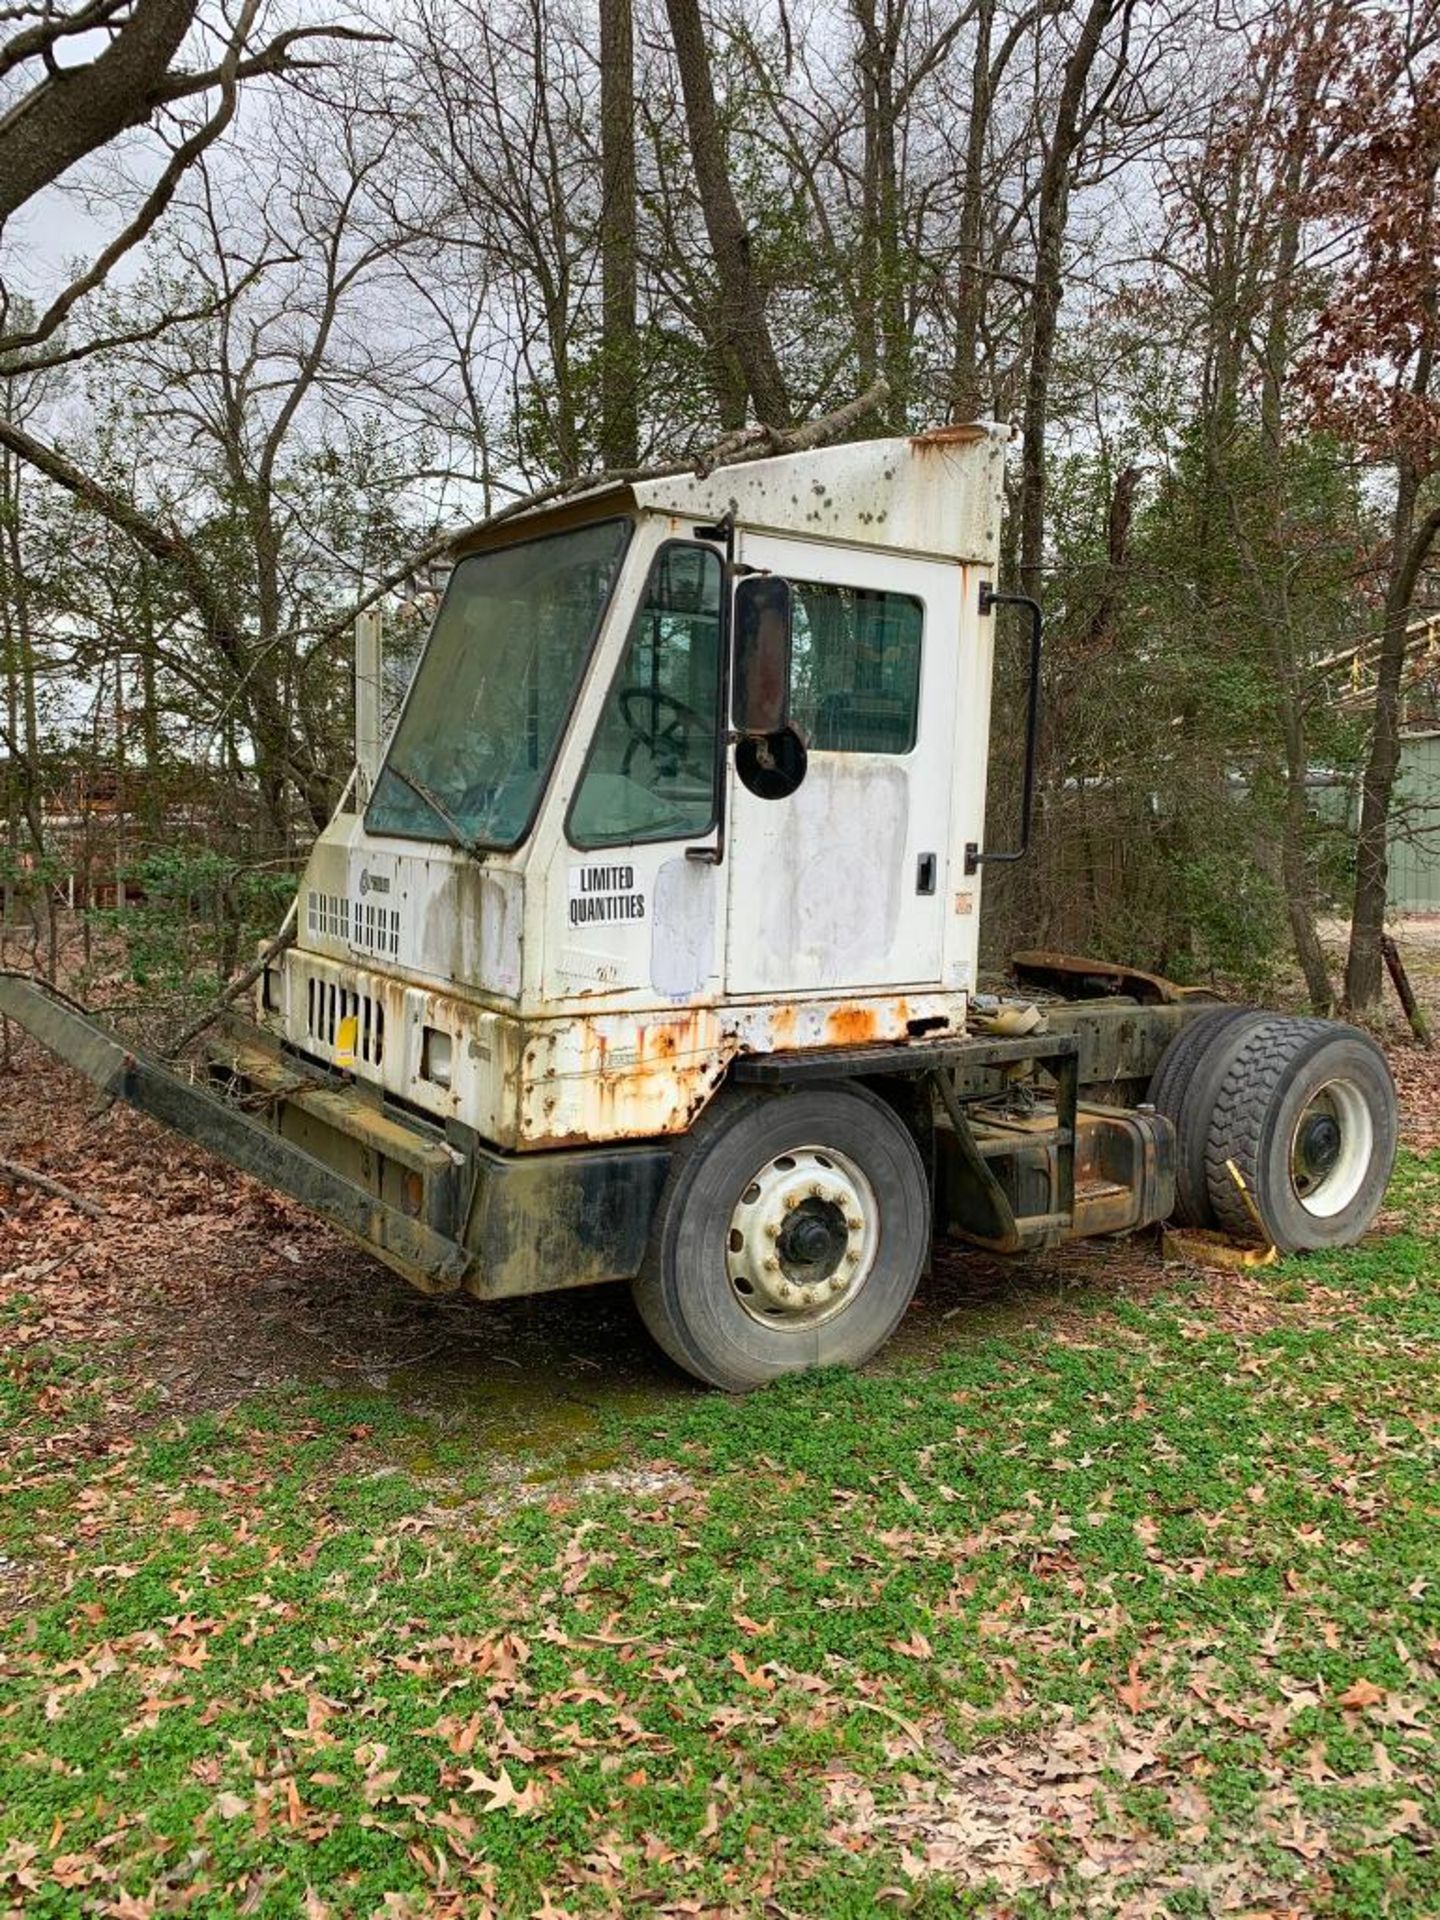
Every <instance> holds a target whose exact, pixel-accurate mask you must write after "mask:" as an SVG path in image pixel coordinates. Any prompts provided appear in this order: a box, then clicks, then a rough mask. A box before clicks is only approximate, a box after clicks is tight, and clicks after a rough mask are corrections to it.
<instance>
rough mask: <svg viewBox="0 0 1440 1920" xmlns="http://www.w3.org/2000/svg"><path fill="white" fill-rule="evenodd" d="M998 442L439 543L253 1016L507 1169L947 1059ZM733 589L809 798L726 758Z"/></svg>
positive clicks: (761, 767)
mask: <svg viewBox="0 0 1440 1920" xmlns="http://www.w3.org/2000/svg"><path fill="white" fill-rule="evenodd" d="M1004 440H1005V435H1004V434H1003V433H1002V432H1001V431H1000V430H998V429H991V428H962V429H958V430H949V431H945V432H941V433H937V434H931V435H928V436H925V437H923V438H921V439H917V440H904V439H896V440H881V441H870V442H866V443H862V444H860V445H856V446H843V447H837V448H830V449H825V450H822V451H817V452H813V453H807V454H801V455H792V456H789V457H784V458H778V459H768V460H758V461H755V462H753V463H751V464H748V465H746V466H743V467H735V468H721V469H719V470H717V471H716V472H714V473H712V474H710V475H708V476H707V477H704V478H700V477H697V476H695V475H694V474H681V475H676V476H673V477H671V478H668V479H661V480H651V481H644V482H640V483H637V484H635V485H633V486H630V487H623V488H621V487H617V488H609V489H604V490H601V491H599V492H596V493H593V494H590V495H587V496H583V497H581V498H580V499H578V500H570V501H567V502H566V503H565V504H564V505H562V506H558V507H551V508H548V509H543V508H542V509H540V510H538V511H537V512H535V513H531V514H525V515H520V516H516V517H515V518H512V519H509V520H506V521H504V522H502V523H501V524H500V525H499V526H495V527H491V528H488V529H486V530H485V531H483V532H482V533H480V534H479V535H477V536H476V537H475V538H474V539H473V540H470V541H462V542H461V543H460V544H459V546H458V548H457V552H456V556H455V564H454V568H453V571H452V572H451V575H450V580H449V585H448V588H447V591H446V593H445V597H444V600H443V603H442V605H441V607H440V610H439V614H438V616H437V619H436V622H435V626H434V631H433V633H432V635H431V637H430V641H429V645H428V647H427V649H426V652H425V655H424V657H423V659H422V661H421V663H420V666H419V670H418V672H417V673H416V675H415V679H414V682H413V684H412V686H411V689H410V693H409V697H408V699H407V701H406V704H405V707H404V709H403V711H402V713H401V715H400V718H399V722H398V725H397V726H396V728H395V730H394V733H393V736H392V738H391V740H390V742H389V745H388V749H387V751H386V754H385V759H384V764H383V767H382V768H381V770H380V772H379V776H378V779H377V780H376V781H375V784H374V787H373V791H371V792H370V793H369V795H368V804H363V805H362V804H358V803H357V805H356V806H355V810H354V811H351V812H341V813H338V814H337V815H336V816H335V818H334V820H333V821H332V822H331V824H330V826H329V827H328V828H327V829H326V831H325V832H324V833H323V834H322V835H321V837H320V839H319V841H318V842H317V843H316V846H315V848H314V851H313V853H312V855H311V858H310V861H309V864H308V866H307V868H306V870H305V874H304V877H303V879H302V881H301V887H300V921H299V928H298V939H297V942H296V946H295V949H294V950H293V951H292V952H291V953H290V954H289V955H287V957H286V961H285V965H284V968H283V972H281V973H280V974H279V975H278V977H277V978H273V979H272V980H271V982H270V988H269V997H270V999H271V1001H272V1003H273V1005H272V1007H270V1008H268V1009H267V1008H262V1012H261V1018H262V1022H263V1023H264V1024H265V1025H266V1026H268V1027H269V1028H270V1030H271V1031H272V1032H274V1033H275V1035H276V1037H277V1038H279V1039H282V1040H283V1041H285V1042H286V1043H288V1044H289V1045H290V1046H292V1047H295V1048H297V1049H299V1050H300V1051H301V1052H304V1053H307V1054H309V1055H311V1056H313V1057H315V1058H316V1059H319V1060H321V1061H323V1062H325V1063H326V1064H327V1065H343V1066H344V1067H345V1068H346V1069H347V1070H349V1071H351V1072H353V1073H354V1075H355V1078H356V1080H357V1081H361V1082H367V1083H370V1084H373V1085H374V1086H376V1087H379V1088H383V1089H384V1090H385V1091H386V1092H387V1093H389V1094H392V1095H394V1096H395V1097H396V1098H398V1099H403V1100H405V1101H406V1102H408V1103H410V1104H411V1105H413V1106H414V1107H415V1108H416V1109H417V1110H418V1111H420V1112H422V1113H426V1114H429V1115H432V1116H434V1117H435V1118H437V1119H440V1120H449V1119H452V1118H453V1119H457V1120H460V1121H463V1122H464V1123H465V1124H466V1125H468V1126H470V1127H472V1128H474V1130H475V1131H476V1132H477V1133H478V1134H479V1135H480V1136H481V1137H482V1138H483V1139H485V1140H486V1141H488V1142H491V1143H492V1144H494V1145H496V1146H498V1147H502V1148H505V1149H510V1150H514V1151H530V1150H533V1149H538V1148H547V1147H553V1146H557V1145H563V1144H570V1143H574V1142H583V1143H587V1144H594V1143H600V1142H605V1141H612V1140H628V1139H649V1138H653V1137H656V1136H663V1135H669V1134H676V1133H681V1132H684V1131H685V1129H686V1128H688V1126H689V1125H690V1123H691V1121H692V1120H693V1119H694V1118H695V1116H696V1115H697V1113H698V1112H699V1111H700V1109H701V1108H702V1107H703V1106H704V1104H705V1102H706V1101H707V1099H708V1098H709V1096H710V1095H711V1093H712V1092H713V1091H714V1089H715V1088H716V1087H717V1086H718V1085H719V1084H720V1082H721V1080H722V1079H723V1078H724V1076H725V1073H726V1070H727V1068H728V1066H729V1064H730V1062H731V1061H732V1060H733V1059H734V1058H735V1057H736V1056H737V1055H739V1054H742V1053H754V1052H765V1053H768V1052H772V1051H776V1050H780V1049H788V1048H794V1049H809V1048H818V1047H826V1046H835V1045H838V1044H851V1045H853V1044H856V1043H859V1042H862V1041H863V1042H890V1041H904V1040H906V1039H907V1038H910V1037H913V1036H914V1035H917V1034H925V1033H931V1034H933V1033H944V1032H951V1033H959V1032H962V1031H963V1029H964V1025H965V1013H966V1003H967V995H968V994H969V992H970V990H971V989H972V988H973V986H974V979H975V964H976V944H977V932H978V913H977V909H978V904H979V903H978V878H977V877H976V876H975V875H974V874H969V875H967V874H966V873H965V872H964V871H963V852H962V850H963V848H964V847H965V845H966V844H967V843H972V842H978V841H979V840H980V839H981V837H982V826H983V817H984V809H985V759H986V755H985V744H986V733H987V729H988V723H989V710H990V661H991V644H990V628H991V626H992V625H993V621H992V620H990V619H989V618H988V617H982V615H981V613H980V598H979V583H980V581H981V580H982V579H985V578H988V577H990V576H991V575H992V574H993V571H994V567H995V563H996V557H997V555H996V541H997V530H998V525H999V499H1000V483H1001V470H1002V465H1003V459H1004ZM757 577H759V578H774V579H777V580H781V581H784V582H787V583H788V584H789V587H790V592H791V597H792V618H791V643H790V647H789V659H788V684H787V686H786V687H785V688H784V693H785V695H786V700H785V703H784V704H785V706H786V707H787V709H788V711H787V713H786V715H785V719H786V728H785V736H786V737H785V742H784V744H785V746H787V747H789V748H790V750H791V751H792V752H798V753H800V754H803V759H804V767H803V777H798V778H796V777H794V776H795V775H797V774H798V773H799V771H800V770H799V768H796V769H793V770H792V774H791V776H790V777H787V776H786V775H785V773H784V772H783V771H782V770H780V769H778V768H777V767H776V766H775V765H773V764H761V760H762V759H764V760H770V761H773V758H774V755H773V754H766V753H765V751H764V749H763V747H761V749H760V751H759V753H758V754H757V752H756V750H755V747H754V746H753V745H751V743H750V742H748V741H746V740H745V739H744V738H743V737H742V738H740V739H737V738H736V737H735V734H736V730H737V722H741V721H743V719H744V716H743V714H739V713H737V711H736V709H735V699H736V696H737V694H738V693H739V692H741V691H742V689H740V688H739V687H738V686H737V685H736V683H735V679H734V676H733V675H732V673H731V672H730V671H729V670H728V669H729V665H730V644H731V634H730V628H731V619H730V605H729V601H730V595H731V592H732V591H733V588H734V585H735V584H736V583H737V582H738V583H741V584H743V582H745V581H746V580H754V579H756V578H757ZM781 664H782V665H783V664H784V663H783V662H782V663H781ZM780 731H781V730H780V729H772V732H780ZM363 797H364V796H362V799H363ZM350 1009H353V1010H354V1012H355V1014H356V1015H357V1016H358V1034H357V1035H356V1036H354V1037H353V1039H352V1037H351V1036H350V1034H349V1031H348V1029H345V1028H344V1026H343V1022H344V1019H345V1018H346V1010H350Z"/></svg>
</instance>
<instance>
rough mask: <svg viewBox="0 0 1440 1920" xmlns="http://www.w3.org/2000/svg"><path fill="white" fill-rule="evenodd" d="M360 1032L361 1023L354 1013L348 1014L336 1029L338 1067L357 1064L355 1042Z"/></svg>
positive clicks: (336, 1061)
mask: <svg viewBox="0 0 1440 1920" xmlns="http://www.w3.org/2000/svg"><path fill="white" fill-rule="evenodd" d="M359 1031H360V1022H359V1020H358V1019H357V1018H356V1017H355V1015H354V1014H353V1013H347V1014H346V1016H345V1018H344V1019H343V1020H342V1021H341V1022H340V1023H339V1025H338V1026H337V1027H336V1029H335V1064H336V1066H337V1067H353V1066H354V1064H355V1041H356V1037H357V1035H358V1034H359Z"/></svg>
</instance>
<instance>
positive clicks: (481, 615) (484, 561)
mask: <svg viewBox="0 0 1440 1920" xmlns="http://www.w3.org/2000/svg"><path fill="white" fill-rule="evenodd" d="M629 533H630V523H629V522H628V521H627V520H606V521H603V522H601V523H600V524H599V525H598V526H591V527H578V528H576V529H575V530H574V531H573V532H571V533H558V534H552V535H550V537H549V538H548V539H544V540H529V541H526V542H525V543H524V544H523V545H521V546H514V547H503V548H500V549H498V550H497V551H496V552H494V553H477V554H472V555H471V557H470V558H469V559H468V560H462V561H460V563H459V564H458V565H457V567H456V568H455V571H454V572H453V573H452V574H451V576H450V584H449V586H448V588H447V589H446V593H445V599H444V603H443V604H442V606H441V608H440V612H439V614H438V616H437V617H436V621H435V626H434V630H433V631H432V633H431V635H430V642H429V645H428V646H427V647H426V649H425V654H424V657H423V659H422V660H421V662H420V666H419V669H418V671H417V672H416V675H415V683H414V685H413V686H412V687H411V689H410V694H409V697H408V699H407V700H406V702H405V709H404V711H403V713H402V714H401V715H400V724H399V725H398V726H397V728H396V729H395V737H394V739H393V740H392V741H391V743H390V751H389V753H388V754H387V755H386V759H385V766H384V768H383V769H382V771H381V774H380V778H379V779H378V780H377V781H376V783H375V792H374V794H373V795H372V797H371V800H370V805H369V807H368V808H367V810H366V814H365V824H366V826H367V827H368V828H369V829H370V830H371V831H372V832H375V833H399V834H405V835H407V836H410V837H413V838H415V839H420V840H445V841H449V842H450V843H451V844H452V845H456V846H461V847H467V848H469V847H475V846H478V847H494V848H500V847H513V846H515V845H517V844H518V843H519V841H521V840H522V839H523V838H524V837H525V834H526V833H527V832H528V830H529V827H530V823H531V821H532V820H533V819H534V817H535V810H536V808H537V807H538V806H539V804H540V796H541V794H542V792H543V791H544V788H545V781H546V778H547V776H548V774H549V772H550V765H551V762H552V761H553V759H554V758H555V751H556V748H557V747H558V746H559V743H560V735H561V732H562V731H563V729H564V726H565V722H566V720H567V718H568V717H569V713H570V708H571V705H572V704H573V702H574V699H575V694H576V691H577V689H578V687H579V685H580V676H581V675H582V673H583V672H584V671H585V665H586V662H587V661H588V659H589V657H590V649H591V647H592V645H593V644H594V640H595V634H596V631H597V630H598V628H599V625H600V620H601V616H602V615H603V614H604V612H605V607H606V604H607V603H608V601H609V598H610V591H611V588H612V587H613V586H614V583H615V578H616V575H617V574H618V572H619V568H620V559H621V556H622V555H623V553H624V551H625V543H626V540H627V539H628V537H629Z"/></svg>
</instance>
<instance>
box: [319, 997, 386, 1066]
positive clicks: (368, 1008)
mask: <svg viewBox="0 0 1440 1920" xmlns="http://www.w3.org/2000/svg"><path fill="white" fill-rule="evenodd" d="M305 989H306V992H305V1014H306V1029H307V1031H308V1032H309V1035H310V1038H311V1039H312V1040H318V1041H319V1043H320V1045H321V1046H322V1047H328V1048H329V1049H330V1050H331V1052H334V1050H335V1036H336V1035H337V1034H338V1033H339V1031H340V1023H341V1022H342V1021H343V1020H351V1019H353V1020H354V1022H355V1058H356V1059H357V1060H363V1061H364V1062H365V1064H366V1066H367V1067H378V1066H379V1065H380V1062H381V1061H382V1060H383V1058H384V1056H385V1008H384V1006H383V1005H382V1004H381V1002H380V1001H378V1000H376V999H375V998H374V997H373V996H372V995H370V994H368V993H355V992H353V991H352V990H351V989H350V988H349V987H341V986H337V985H336V984H335V982H334V981H333V980H317V979H316V978H315V977H314V975H313V974H312V975H311V977H310V978H309V979H308V980H307V981H306V983H305Z"/></svg>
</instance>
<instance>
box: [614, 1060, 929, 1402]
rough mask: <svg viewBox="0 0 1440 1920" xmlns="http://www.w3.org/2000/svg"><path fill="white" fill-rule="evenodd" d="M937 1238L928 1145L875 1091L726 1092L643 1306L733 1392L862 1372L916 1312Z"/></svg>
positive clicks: (649, 1260) (707, 1376)
mask: <svg viewBox="0 0 1440 1920" xmlns="http://www.w3.org/2000/svg"><path fill="white" fill-rule="evenodd" d="M929 1232H930V1192H929V1184H928V1182H927V1180H926V1176H925V1166H924V1162H923V1161H922V1159H921V1157H920V1152H919V1149H918V1148H917V1147H916V1144H915V1142H914V1140H913V1138H912V1137H911V1135H910V1133H909V1131H908V1130H907V1128H906V1127H905V1124H904V1122H903V1121H902V1120H901V1119H900V1118H899V1117H898V1116H897V1115H896V1113H895V1112H894V1110H893V1109H892V1108H891V1107H889V1106H887V1105H886V1104H885V1102H884V1101H883V1100H881V1099H879V1098H877V1096H876V1095H875V1094H873V1093H871V1092H869V1091H868V1090H867V1089H866V1088H864V1087H861V1086H858V1085H855V1084H854V1083H851V1082H840V1083H837V1084H835V1085H831V1086H821V1087H809V1088H802V1089H799V1090H797V1091H795V1092H790V1093H781V1094H772V1093H764V1092H759V1091H755V1092H752V1091H749V1090H741V1089H738V1088H728V1089H726V1090H725V1091H723V1092H722V1093H721V1094H720V1095H719V1096H718V1097H717V1099H716V1100H715V1101H714V1103H713V1104H712V1105H711V1106H710V1107H709V1108H708V1109H707V1110H706V1112H705V1113H704V1114H703V1115H702V1116H701V1118H700V1120H699V1121H698V1122H697V1123H696V1125H695V1127H694V1128H693V1129H692V1130H691V1132H690V1133H689V1134H688V1135H687V1137H686V1139H685V1141H684V1143H683V1145H682V1146H681V1148H680V1149H679V1151H678V1152H677V1154H676V1156H675V1160H674V1162H673V1164H672V1166H671V1170H670V1177H669V1180H668V1181H667V1183H666V1187H665V1191H664V1193H663V1195H662V1196H661V1200H660V1205H659V1208H658V1209H657V1211H656V1216H655V1222H654V1226H653V1229H652V1232H651V1238H650V1246H649V1249H648V1252H647V1254H646V1260H645V1265H644V1267H643V1268H642V1270H641V1272H640V1275H639V1277H638V1278H637V1279H636V1281H635V1288H634V1291H635V1302H636V1305H637V1306H638V1308H639V1310H640V1314H641V1317H642V1318H643V1319H644V1321H645V1324H646V1326H647V1327H648V1328H649V1329H650V1332H651V1334H652V1335H653V1336H654V1338H655V1340H656V1341H657V1342H658V1343H659V1345H660V1346H661V1347H663V1348H664V1350H665V1352H666V1353H668V1354H669V1356H670V1358H671V1359H672V1360H674V1361H675V1362H676V1364H677V1365H678V1366H681V1367H683V1368H684V1369H685V1370H686V1372H687V1373H692V1374H694V1375H695V1377H696V1378H697V1379H699V1380H703V1381H705V1382H706V1383H707V1384H708V1385H710V1386H713V1387H721V1388H723V1389H724V1390H725V1391H726V1392H729V1393H744V1392H747V1391H748V1390H749V1389H750V1388H752V1387H758V1386H761V1385H763V1383H764V1382H765V1381H767V1380H774V1379H776V1378H778V1377H779V1376H780V1375H781V1374H784V1373H795V1372H798V1371H800V1370H802V1369H804V1368H809V1367H831V1366H842V1367H857V1366H860V1365H861V1364H862V1363H863V1362H864V1361H866V1360H868V1359H869V1358H870V1357H871V1355H872V1354H874V1353H876V1352H878V1351H879V1349H880V1348H881V1347H882V1346H883V1345H884V1344H885V1342H886V1341H887V1340H888V1339H889V1337H890V1335H891V1334H892V1333H893V1332H894V1330H895V1328H896V1326H897V1325H898V1323H899V1321H900V1318H901V1316H902V1315H903V1313H904V1312H905V1309H906V1307H907V1306H909V1304H910V1300H911V1297H912V1295H913V1294H914V1292H915V1286H916V1283H917V1281H918V1280H919V1278H920V1271H921V1268H922V1267H923V1265H924V1262H925V1255H926V1252H927V1249H928V1246H929Z"/></svg>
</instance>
